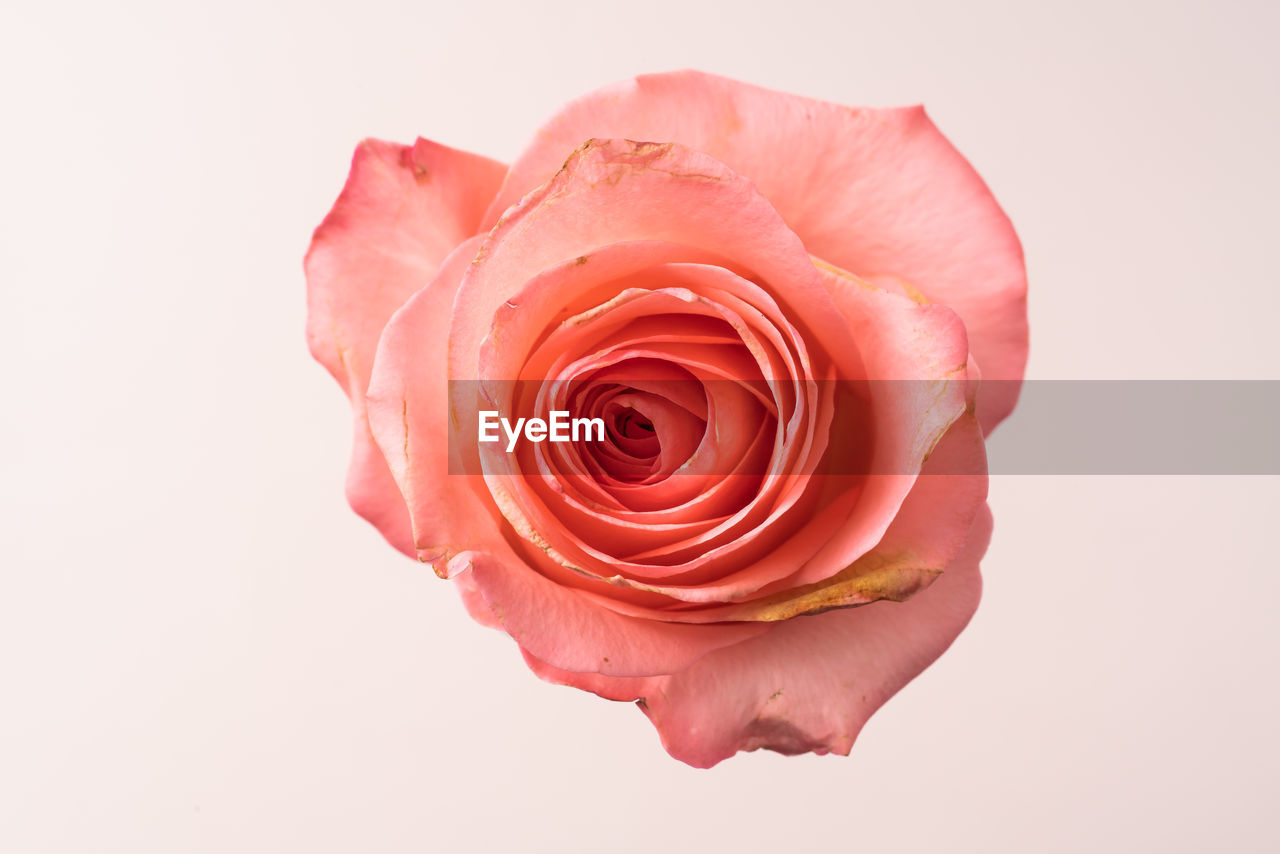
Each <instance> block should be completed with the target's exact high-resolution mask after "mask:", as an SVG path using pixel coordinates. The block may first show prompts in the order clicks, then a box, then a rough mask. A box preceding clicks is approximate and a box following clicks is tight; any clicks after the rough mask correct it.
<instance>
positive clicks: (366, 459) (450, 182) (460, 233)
mask: <svg viewBox="0 0 1280 854" xmlns="http://www.w3.org/2000/svg"><path fill="white" fill-rule="evenodd" d="M505 172H506V167H505V166H503V165H502V164H501V163H497V162H495V161H492V160H489V159H488V158H485V157H480V156H478V155H475V154H469V153H467V152H464V151H457V150H455V149H452V148H447V147H445V146H442V145H437V144H436V143H433V142H428V141H427V140H423V139H420V140H418V141H417V143H415V144H414V145H413V146H405V145H396V144H394V143H389V142H381V141H379V140H366V141H364V142H362V143H361V144H360V146H359V147H358V148H357V149H356V152H355V156H354V157H353V158H352V163H351V173H350V175H349V176H348V178H347V183H346V186H344V187H343V190H342V193H341V194H340V195H339V196H338V200H337V201H336V202H335V203H334V206H333V209H332V210H331V211H330V212H329V215H328V216H327V217H325V220H324V222H323V223H321V224H320V227H319V228H317V229H316V231H315V235H314V236H313V238H312V241H311V248H310V250H309V251H308V252H307V257H306V261H305V269H306V275H307V341H308V344H309V345H310V348H311V353H312V355H313V356H314V357H315V358H316V359H317V360H318V361H319V362H320V363H321V364H323V365H324V366H325V367H326V368H328V369H329V372H330V373H331V374H333V376H334V377H335V378H336V379H337V380H338V382H339V383H340V384H341V385H342V387H343V389H344V390H345V391H346V392H347V395H348V396H349V397H350V398H351V404H352V408H353V410H354V415H355V438H354V447H353V451H352V456H351V464H350V467H349V469H348V475H347V497H348V500H349V501H350V502H351V505H352V507H353V508H354V509H355V510H356V512H358V513H359V514H360V515H361V516H363V517H365V518H366V519H368V520H369V521H370V522H372V523H373V524H374V525H376V526H377V527H378V529H379V530H380V531H381V532H382V533H383V535H384V536H386V537H387V539H388V540H389V541H390V542H391V543H392V544H394V545H395V546H396V547H397V548H399V549H401V550H402V551H406V552H409V553H412V546H411V538H410V536H409V534H408V532H409V524H408V518H407V516H406V513H405V508H404V502H403V500H402V499H401V497H400V495H399V492H398V490H397V489H396V488H395V484H394V482H393V481H392V479H391V477H390V475H389V474H388V472H387V469H386V464H385V462H383V460H382V457H381V455H380V454H379V453H378V452H377V448H376V447H375V446H374V444H373V441H372V439H371V438H370V436H369V428H368V426H367V425H366V423H365V388H366V386H367V385H368V382H369V374H370V371H371V370H372V366H373V359H374V353H375V350H376V348H377V344H378V338H379V336H380V335H381V334H382V330H383V327H384V326H385V325H386V323H387V320H388V319H389V318H390V317H391V315H392V313H393V312H395V310H396V309H398V308H399V307H400V306H401V305H402V304H403V303H404V302H405V300H407V299H408V298H409V297H410V296H411V295H412V294H413V293H414V292H415V291H417V290H418V289H419V288H421V287H422V286H423V285H425V284H426V283H427V282H429V281H430V280H431V278H432V276H434V275H435V273H436V270H437V269H438V268H439V266H440V264H441V263H442V262H443V261H444V259H445V256H446V255H448V254H449V252H451V251H452V250H453V249H454V247H456V246H457V245H458V244H459V243H461V242H462V241H463V240H465V239H466V238H468V237H470V236H471V235H473V234H475V233H476V232H477V231H478V230H479V227H480V216H481V214H482V213H483V211H484V207H485V205H486V204H488V202H489V201H490V200H491V199H492V198H493V195H494V194H495V193H496V192H497V189H498V186H499V184H500V182H501V181H502V176H503V175H504V174H505Z"/></svg>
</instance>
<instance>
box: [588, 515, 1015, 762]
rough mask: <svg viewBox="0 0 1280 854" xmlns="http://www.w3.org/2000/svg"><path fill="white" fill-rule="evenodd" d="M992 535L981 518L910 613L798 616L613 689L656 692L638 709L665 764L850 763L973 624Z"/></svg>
mask: <svg viewBox="0 0 1280 854" xmlns="http://www.w3.org/2000/svg"><path fill="white" fill-rule="evenodd" d="M990 535H991V514H990V512H989V511H987V510H985V509H984V510H983V511H982V513H980V514H979V517H978V519H977V520H976V521H975V522H974V526H973V529H972V530H971V531H970V533H969V538H968V541H967V542H966V544H965V548H964V549H963V551H962V552H961V553H960V555H959V556H957V558H956V559H955V561H953V562H952V564H951V565H950V566H948V567H947V570H946V572H944V573H943V574H942V576H941V577H939V578H938V580H937V581H935V582H934V583H933V584H932V585H931V586H929V587H928V588H926V589H925V590H923V591H921V592H920V593H917V594H916V595H915V596H914V597H913V598H912V599H910V600H909V601H907V602H901V603H899V602H875V603H873V604H870V605H866V606H863V607H860V608H852V609H847V610H839V611H829V612H827V613H824V614H820V615H818V616H811V617H798V618H796V619H793V620H788V621H786V622H784V623H778V624H775V627H774V631H772V632H770V633H769V634H767V635H764V636H762V637H759V638H755V639H752V640H749V641H744V642H743V643H740V644H737V645H735V646H732V647H728V648H726V649H722V650H718V651H716V652H713V653H710V654H708V655H707V656H705V657H704V658H702V659H701V660H699V661H698V662H697V663H696V664H694V665H693V666H692V667H689V668H688V669H687V670H684V671H682V672H681V673H679V674H676V675H675V676H671V677H667V678H666V679H663V680H661V682H660V683H658V684H657V685H656V686H646V685H644V684H637V685H634V686H633V685H620V686H619V687H623V688H631V687H640V688H642V689H643V688H646V687H657V690H656V691H652V690H651V691H650V693H648V694H646V695H645V696H644V697H643V698H642V700H641V708H643V709H644V711H645V713H646V714H647V715H648V716H649V718H650V719H651V720H652V721H653V723H654V724H655V726H657V728H658V731H659V733H660V734H661V736H662V741H663V744H664V745H665V746H666V748H667V750H668V751H669V752H670V753H671V755H672V756H675V757H676V758H677V759H680V760H682V761H684V762H687V763H689V764H690V765H694V766H697V767H700V768H708V767H710V766H712V765H715V764H716V763H717V762H720V761H721V760H723V759H727V758H728V757H730V756H732V755H733V754H734V753H736V752H737V751H740V750H757V749H759V748H762V747H764V748H768V749H770V750H776V751H778V752H780V753H788V754H792V753H805V752H808V751H813V752H815V753H827V752H830V751H834V752H836V753H841V754H845V755H847V754H848V753H849V751H850V749H851V748H852V747H853V741H854V739H855V738H856V737H857V735H858V732H859V731H860V730H861V729H862V726H863V724H865V723H866V721H867V719H868V718H870V717H871V715H872V713H874V712H875V710H876V709H878V708H879V707H880V706H881V705H883V704H884V702H885V701H886V700H888V699H889V698H890V697H891V696H893V695H894V694H895V693H896V692H897V691H898V690H900V689H901V688H902V687H903V686H904V685H906V684H907V683H908V682H910V681H911V680H912V679H914V678H915V677H916V675H917V674H919V673H920V672H921V671H922V670H924V668H926V667H928V666H929V664H931V663H932V662H933V661H934V659H936V658H937V657H938V656H939V655H941V654H942V653H943V651H945V650H946V648H947V647H948V646H950V645H951V642H952V641H953V640H955V638H956V636H957V635H958V634H959V633H960V631H961V630H962V629H963V628H964V627H965V625H966V624H967V623H968V622H969V619H970V617H972V616H973V612H974V610H975V609H976V608H977V606H978V599H979V597H980V595H981V589H982V580H981V576H980V575H979V574H978V560H979V559H980V558H981V556H982V554H983V552H984V551H985V550H986V547H987V542H988V540H989V539H990ZM597 687H605V686H603V685H602V686H597ZM589 690H594V689H589ZM598 693H601V692H600V691H598Z"/></svg>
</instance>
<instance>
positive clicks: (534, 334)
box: [306, 72, 1027, 767]
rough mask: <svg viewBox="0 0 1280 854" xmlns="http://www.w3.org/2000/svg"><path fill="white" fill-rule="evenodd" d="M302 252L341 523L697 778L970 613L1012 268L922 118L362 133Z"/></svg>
mask: <svg viewBox="0 0 1280 854" xmlns="http://www.w3.org/2000/svg"><path fill="white" fill-rule="evenodd" d="M306 272H307V283H308V312H309V316H308V326H307V333H308V340H309V342H310V346H311V351H312V353H313V354H314V356H315V357H316V359H318V360H319V361H320V362H321V363H322V364H324V365H325V367H327V368H328V369H329V371H330V372H331V373H332V374H333V375H334V376H335V377H336V378H337V379H338V381H339V383H341V384H342V386H343V388H344V389H345V390H346V392H347V394H348V396H349V397H350V399H351V403H352V408H353V411H354V416H355V447H354V451H353V454H352V459H351V467H350V472H349V475H348V480H347V495H348V498H349V500H350V502H351V504H352V506H353V507H354V508H355V510H356V511H357V512H358V513H359V514H360V515H362V516H364V517H365V518H366V519H368V520H369V521H370V522H372V523H373V524H374V525H376V526H377V527H378V529H379V530H380V531H381V532H382V533H383V534H384V535H385V536H386V538H387V539H388V540H389V541H390V542H391V543H392V544H393V545H395V546H396V547H397V548H399V549H400V550H401V551H403V552H405V553H406V554H409V555H412V556H415V557H417V558H418V559H419V560H421V561H424V562H427V563H430V564H431V565H432V566H433V568H434V569H435V571H436V573H437V574H438V575H440V576H442V577H448V578H451V579H453V581H454V582H455V584H456V585H457V587H458V589H459V591H460V592H461V594H462V597H463V601H464V602H465V604H466V607H467V609H468V611H469V612H470V613H471V615H472V616H473V617H474V618H475V619H476V620H477V621H479V622H481V623H483V624H485V625H488V626H493V627H495V628H500V629H501V630H503V631H505V632H507V633H508V634H509V635H510V636H511V637H512V638H513V639H514V640H515V641H516V643H517V644H519V646H520V649H521V651H522V652H523V654H524V657H525V660H526V661H527V662H528V664H529V666H530V668H532V669H533V670H534V672H536V673H537V674H538V675H539V676H541V677H542V678H544V679H549V680H551V681H554V682H558V683H562V684H566V685H573V686H576V687H578V688H583V689H585V690H588V691H593V692H595V693H596V694H599V695H601V696H603V697H607V698H610V699H615V700H634V701H636V702H637V703H638V704H639V706H640V707H641V709H643V710H644V712H645V714H646V715H648V716H649V718H650V720H652V721H653V723H654V725H655V726H656V727H657V728H658V731H659V733H660V735H661V737H662V740H663V744H664V745H665V746H666V748H667V750H668V751H669V752H670V753H671V754H672V755H673V756H675V757H677V758H679V759H681V760H683V761H685V762H687V763H689V764H691V765H696V766H702V767H707V766H711V765H714V764H715V763H717V762H719V761H720V760H722V759H724V758H726V757H728V756H731V755H733V753H734V752H736V751H739V750H753V749H756V748H760V747H766V748H769V749H772V750H777V751H780V752H783V753H800V752H805V751H814V752H818V753H825V752H828V751H835V752H838V753H842V754H847V753H848V752H849V750H850V748H851V746H852V744H853V741H854V738H855V737H856V736H857V734H858V731H859V730H860V729H861V727H862V725H863V723H864V722H865V721H866V720H867V718H868V717H869V716H870V715H871V714H872V712H874V711H875V709H877V708H878V707H879V706H880V705H881V704H882V703H884V702H885V700H887V699H888V698H889V697H890V696H892V695H893V694H894V692H896V691H897V690H898V689H900V688H901V687H902V686H903V685H905V684H906V683H907V682H908V681H910V680H911V679H912V678H913V677H915V675H916V674H918V673H919V672H920V671H921V670H923V669H924V668H925V667H926V666H928V665H929V664H930V663H931V662H932V661H933V660H934V659H935V658H937V656H938V655H940V654H941V653H942V651H943V650H945V649H946V648H947V646H948V645H949V644H950V643H951V642H952V640H953V639H954V638H955V637H956V635H957V634H958V633H959V632H960V630H961V629H962V628H963V627H964V626H965V624H966V623H967V622H968V620H969V618H970V616H971V615H972V614H973V612H974V609H975V608H976V607H977V603H978V598H979V593H980V587H981V581H980V577H979V573H978V561H979V559H980V558H981V556H982V554H983V552H984V551H985V549H986V546H987V542H988V539H989V536H990V532H991V519H990V514H989V512H988V510H987V507H986V503H985V501H986V490H987V477H986V461H985V455H984V446H983V436H984V434H985V433H987V432H989V431H990V430H991V429H992V428H993V427H994V426H995V425H996V424H997V423H998V422H999V421H1000V420H1001V419H1003V418H1004V417H1005V416H1006V415H1008V414H1009V412H1010V410H1011V409H1012V408H1013V405H1014V402H1015V399H1016V397H1017V392H1018V381H1020V379H1021V377H1022V372H1023V367H1024V364H1025V361H1026V355H1027V324H1026V305H1025V294H1026V278H1025V273H1024V268H1023V261H1022V252H1021V249H1020V247H1019V244H1018V239H1017V237H1016V236H1015V234H1014V232H1013V228H1012V227H1011V226H1010V224H1009V221H1008V219H1007V218H1006V217H1005V215H1004V213H1003V212H1002V211H1001V210H1000V207H999V206H998V205H997V204H996V201H995V200H994V199H993V198H992V196H991V194H990V192H989V191H988V190H987V188H986V186H985V185H984V184H983V182H982V179H981V178H979V177H978V175H977V174H976V173H975V172H974V170H973V169H972V168H971V167H970V166H969V164H968V163H967V162H966V161H965V160H964V158H963V157H961V155H960V154H959V153H957V152H956V150H955V149H954V148H953V147H952V146H951V145H950V144H949V143H948V142H947V141H946V139H944V138H943V137H942V135H941V134H940V133H939V132H938V131H937V129H936V128H935V127H934V126H933V124H932V123H931V122H930V121H929V119H928V118H927V117H926V116H925V114H924V112H923V110H921V109H920V108H918V107H911V108H904V109H858V108H849V107H842V106H838V105H835V104H828V103H823V102H820V101H814V100H810V99H807V98H801V97H797V96H793V95H785V94H780V93H777V92H771V91H768V90H765V89H760V88H756V87H754V86H749V85H746V84H742V83H737V82H734V81H732V80H726V79H723V78H719V77H713V76H710V75H706V74H701V73H696V72H679V73H673V74H659V75H653V76H647V77H640V78H637V79H635V80H630V81H626V82H624V83H621V84H618V85H615V86H610V87H608V88H605V89H602V90H600V91H597V92H595V93H592V94H590V95H587V96H586V97H584V98H582V99H580V100H577V101H575V102H573V103H571V104H569V105H568V106H566V107H565V108H563V109H562V110H561V111H560V112H559V113H558V114H557V115H556V116H555V117H553V118H552V119H551V120H550V121H549V122H548V123H547V124H546V125H545V126H544V127H543V128H541V129H540V130H539V131H538V132H537V134H536V135H535V137H534V140H533V142H532V144H531V145H530V146H529V148H528V149H526V150H525V152H524V153H523V154H522V155H521V156H520V157H519V158H518V159H517V160H516V162H515V163H514V164H513V165H512V166H510V167H507V166H504V165H502V164H500V163H496V162H494V161H492V160H488V159H486V158H484V157H479V156H477V155H474V154H468V153H465V152H461V151H457V150H454V149H450V148H446V147H444V146H441V145H438V144H436V143H433V142H428V141H426V140H421V139H420V140H418V141H417V143H415V144H414V145H412V146H401V145H395V144H391V143H385V142H379V141H374V140H370V141H366V142H364V143H362V144H361V145H360V146H359V148H358V149H357V150H356V154H355V158H354V160H353V163H352V167H351V174H350V176H349V178H348V179H347V184H346V186H345V188H344V189H343V191H342V194H341V196H340V197H339V198H338V201H337V202H336V204H335V205H334V207H333V210H332V211H331V212H330V214H329V216H328V217H327V218H326V219H325V221H324V222H323V224H321V226H320V227H319V228H318V229H317V230H316V233H315V237H314V240H313V242H312V246H311V249H310V252H309V253H308V255H307V260H306ZM979 370H981V372H982V377H983V378H985V379H988V380H990V379H997V380H1001V381H1002V382H998V383H995V384H987V385H981V384H980V383H979V381H978V379H979V374H978V371H979ZM881 380H890V381H893V382H880V381H881ZM557 412H560V413H567V414H568V415H569V416H571V417H581V418H583V419H586V418H598V419H599V420H600V425H601V427H600V430H601V432H599V433H593V432H592V426H591V425H589V424H588V423H587V422H585V421H584V422H583V424H582V427H583V432H582V435H580V436H578V437H577V439H576V440H575V441H559V440H557V441H551V440H550V439H549V438H548V437H547V433H548V432H550V431H552V427H553V426H555V425H549V424H548V423H547V422H548V421H550V420H553V419H554V418H555V417H559V416H556V415H555V413H557ZM496 418H508V419H509V420H508V421H507V422H506V427H504V428H501V429H499V427H498V426H497V424H498V422H497V421H496V420H495V419H496ZM518 418H526V419H531V418H542V419H543V423H542V425H541V427H540V428H539V427H534V428H533V429H532V430H526V431H525V432H523V433H521V432H520V431H519V430H516V432H515V433H513V434H511V435H512V438H511V440H510V441H508V438H507V435H508V434H507V433H504V432H503V430H509V429H510V428H511V426H512V425H513V424H517V423H523V424H525V426H526V427H528V426H529V425H531V424H534V423H535V422H530V421H526V422H517V419H518ZM484 423H488V424H489V425H490V427H491V428H492V432H491V434H489V435H490V437H492V436H495V435H496V436H500V437H501V440H500V441H480V439H481V435H482V433H481V432H480V430H479V426H482V425H483V424H484ZM559 426H560V427H563V426H564V425H563V424H560V425H559ZM604 428H607V434H606V433H605V432H603V431H604ZM561 438H564V437H561Z"/></svg>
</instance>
